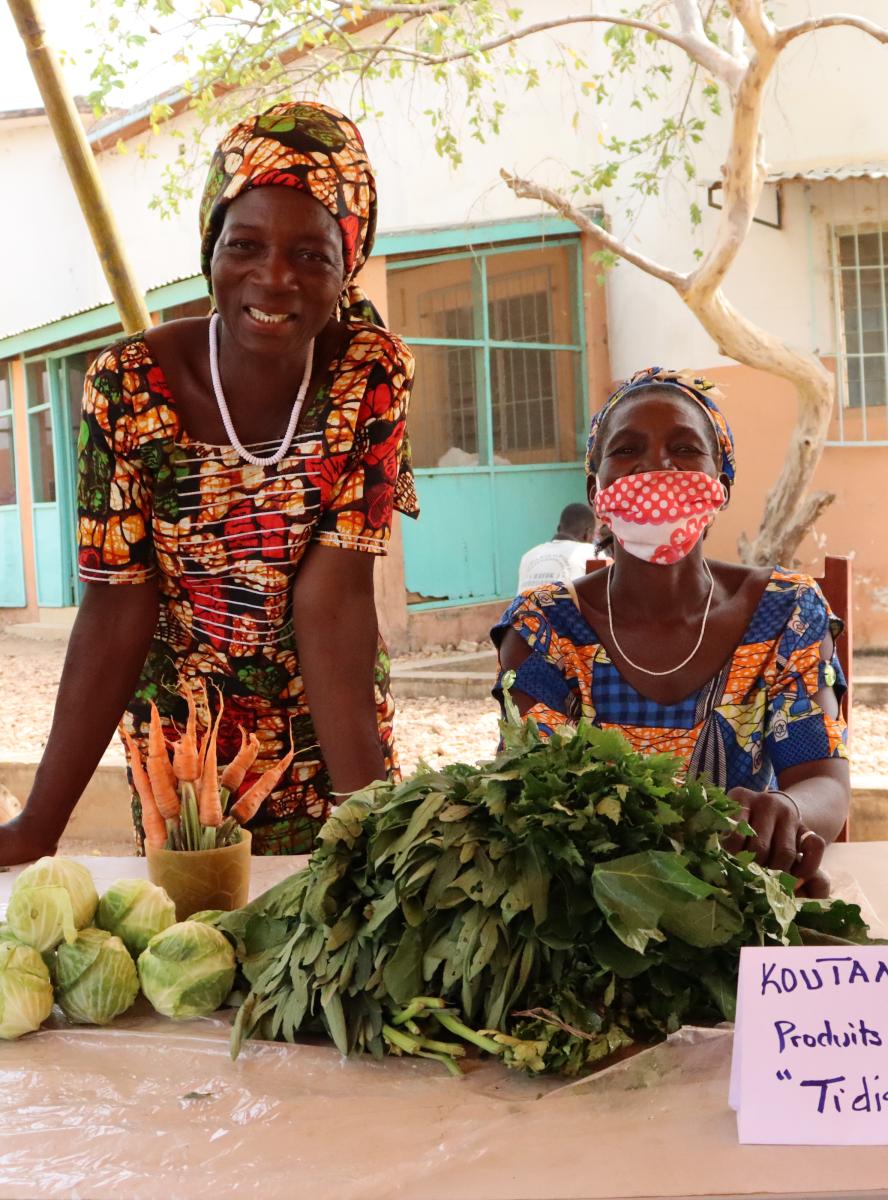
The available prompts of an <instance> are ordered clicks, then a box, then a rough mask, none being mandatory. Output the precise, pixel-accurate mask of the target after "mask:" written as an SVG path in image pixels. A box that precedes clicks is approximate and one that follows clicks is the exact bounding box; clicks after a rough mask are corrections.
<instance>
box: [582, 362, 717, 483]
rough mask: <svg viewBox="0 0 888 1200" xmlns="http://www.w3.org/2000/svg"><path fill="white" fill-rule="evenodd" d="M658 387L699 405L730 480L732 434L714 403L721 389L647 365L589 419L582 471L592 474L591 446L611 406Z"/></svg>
mask: <svg viewBox="0 0 888 1200" xmlns="http://www.w3.org/2000/svg"><path fill="white" fill-rule="evenodd" d="M659 388H663V389H667V388H668V389H669V390H670V391H678V392H681V393H682V395H684V396H687V397H688V399H690V400H693V401H694V403H695V404H699V405H700V407H701V408H702V409H703V411H704V412H705V413H706V416H707V417H708V418H709V420H710V422H711V423H712V428H713V429H714V430H715V436H716V438H717V440H718V445H719V449H720V451H721V472H722V474H723V475H726V476H727V478H728V482H729V483H733V482H734V470H735V466H736V463H735V461H734V435H733V434H732V433H731V427H730V426H729V425H728V422H727V421H726V420H725V416H724V414H723V413H722V411H721V409H720V408H719V407H718V403H717V402H718V401H719V400H721V399H722V394H721V392H720V391H719V390H718V388H717V387H716V386H715V384H714V383H711V382H710V381H709V380H708V379H703V378H702V377H701V376H698V375H692V374H691V373H690V372H688V371H667V370H665V369H664V368H663V367H648V368H647V370H645V371H636V372H635V374H634V375H633V376H632V378H631V379H627V380H625V381H624V382H623V383H621V384H620V386H619V387H618V388H617V389H616V391H614V392H612V393H611V394H610V396H608V398H607V400H605V402H604V404H603V405H602V407H601V408H600V409H599V410H598V412H597V413H596V414H595V416H594V417H593V418H592V424H591V426H590V429H589V440H588V442H587V443H586V474H587V475H594V474H595V467H594V465H593V460H594V457H595V446H596V444H597V443H598V441H599V438H600V435H601V431H602V429H603V427H604V423H605V421H606V419H607V417H608V415H609V413H610V412H611V410H612V409H613V408H614V406H615V405H617V404H619V402H620V401H621V400H625V399H626V397H627V396H633V395H637V394H638V393H639V392H644V391H650V390H651V389H659Z"/></svg>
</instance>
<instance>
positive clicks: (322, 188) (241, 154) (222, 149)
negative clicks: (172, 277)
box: [200, 100, 419, 517]
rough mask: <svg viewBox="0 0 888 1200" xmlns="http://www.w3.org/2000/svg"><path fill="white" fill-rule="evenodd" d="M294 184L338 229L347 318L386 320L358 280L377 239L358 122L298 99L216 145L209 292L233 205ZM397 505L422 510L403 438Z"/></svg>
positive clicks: (203, 232)
mask: <svg viewBox="0 0 888 1200" xmlns="http://www.w3.org/2000/svg"><path fill="white" fill-rule="evenodd" d="M271 185H273V186H275V187H291V188H298V189H299V190H300V191H302V192H307V193H308V195H310V196H313V197H314V199H315V200H317V201H319V202H320V203H321V204H323V206H324V208H326V209H327V211H328V212H329V213H330V214H331V215H332V217H333V218H334V220H335V221H336V223H337V224H338V225H339V231H340V233H341V234H342V259H343V263H344V266H345V280H344V282H343V286H342V292H341V293H340V297H339V317H340V320H342V321H347V322H355V321H369V322H370V323H371V324H373V325H380V326H381V325H382V324H383V321H382V317H381V316H380V315H379V313H378V312H377V310H376V308H375V307H374V306H373V304H372V303H371V301H370V300H369V299H368V298H367V296H365V295H364V293H363V292H362V291H361V289H360V288H359V287H358V286H357V285H356V284H355V283H354V278H355V276H356V275H357V274H358V272H359V271H360V269H361V267H363V265H364V263H365V262H366V261H367V259H368V258H369V257H370V251H371V250H372V248H373V238H374V236H375V234H376V180H375V179H374V177H373V170H372V168H371V166H370V162H369V160H368V158H367V151H366V150H365V149H364V140H363V138H362V137H361V135H360V133H359V132H358V127H357V126H356V125H355V124H354V122H352V121H350V120H349V119H348V117H346V116H344V115H343V114H342V113H341V112H337V111H336V109H335V108H328V107H327V106H326V105H324V104H316V103H314V102H313V101H309V100H300V101H299V102H297V103H291V104H276V105H275V106H274V107H273V108H270V109H268V111H267V112H264V113H261V114H260V115H259V116H254V117H248V118H247V119H246V120H245V121H241V122H240V123H239V124H238V125H235V126H234V128H233V129H230V130H229V131H228V133H226V135H225V137H224V138H223V139H222V141H221V142H220V143H219V145H218V146H217V148H216V150H215V152H214V154H213V158H212V161H211V162H210V170H209V174H208V175H207V181H206V183H205V184H204V190H203V196H202V197H201V202H200V236H201V244H200V265H201V270H202V271H203V274H204V277H205V278H206V281H207V284H208V286H209V288H210V293H211V294H212V290H213V286H212V278H211V264H212V260H213V249H214V247H215V245H216V240H217V239H218V237H219V234H220V233H221V231H222V225H223V222H224V220H225V210H226V208H227V207H228V205H229V204H231V202H232V200H236V199H237V197H238V196H242V195H243V194H244V192H247V191H249V190H250V189H251V188H257V187H268V186H271ZM394 506H395V508H397V509H398V510H399V511H400V512H402V513H405V514H406V515H407V516H411V517H415V516H417V515H418V513H419V505H418V504H417V501H416V491H415V488H414V484H413V469H412V466H411V460H410V440H409V438H408V437H407V435H406V434H405V435H404V440H403V442H402V445H401V453H400V459H399V462H398V477H397V482H396V484H395V496H394Z"/></svg>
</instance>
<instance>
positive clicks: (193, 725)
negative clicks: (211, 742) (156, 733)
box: [173, 683, 200, 783]
mask: <svg viewBox="0 0 888 1200" xmlns="http://www.w3.org/2000/svg"><path fill="white" fill-rule="evenodd" d="M180 690H181V692H182V695H183V696H184V697H185V699H186V700H187V701H188V724H187V725H186V726H185V732H184V733H183V734H182V736H181V737H180V738H179V740H178V741H177V742H176V744H175V746H174V747H173V774H174V775H175V776H176V778H177V779H184V780H186V781H187V782H188V783H193V782H194V781H195V780H196V779H199V778H200V767H199V765H198V757H197V706H196V705H195V702H194V693H193V692H192V690H191V688H190V687H189V686H188V684H187V683H183V685H182V687H181V689H180Z"/></svg>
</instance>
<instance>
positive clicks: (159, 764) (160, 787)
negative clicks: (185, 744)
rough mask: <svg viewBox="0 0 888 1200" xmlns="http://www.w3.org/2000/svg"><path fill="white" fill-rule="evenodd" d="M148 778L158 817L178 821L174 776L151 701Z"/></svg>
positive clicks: (154, 707)
mask: <svg viewBox="0 0 888 1200" xmlns="http://www.w3.org/2000/svg"><path fill="white" fill-rule="evenodd" d="M147 766H148V778H149V779H150V780H151V790H152V792H153V793H154V799H155V801H156V802H157V807H158V808H159V809H160V815H161V816H162V817H163V819H164V820H165V821H177V820H178V819H179V797H178V794H177V792H176V776H175V774H174V773H173V765H172V763H171V762H170V756H169V754H167V748H166V741H165V740H164V736H163V726H162V725H161V723H160V713H159V712H158V711H157V705H156V704H155V703H154V701H153V700H152V701H151V724H150V726H149V727H148V763H147Z"/></svg>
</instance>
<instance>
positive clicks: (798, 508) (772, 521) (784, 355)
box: [680, 284, 835, 566]
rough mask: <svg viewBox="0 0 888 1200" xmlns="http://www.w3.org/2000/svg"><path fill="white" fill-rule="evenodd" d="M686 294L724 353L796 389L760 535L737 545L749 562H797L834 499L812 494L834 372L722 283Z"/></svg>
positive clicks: (832, 394)
mask: <svg viewBox="0 0 888 1200" xmlns="http://www.w3.org/2000/svg"><path fill="white" fill-rule="evenodd" d="M680 294H681V293H680ZM682 298H683V299H684V301H685V303H686V304H687V306H688V308H690V310H691V312H693V314H694V315H695V316H696V317H697V319H698V320H699V321H700V323H701V324H702V325H703V327H704V328H705V329H706V331H707V333H708V334H709V335H710V337H712V338H713V339H714V341H715V342H716V344H717V346H718V348H719V351H720V352H721V353H722V354H725V355H727V356H728V357H729V358H733V359H736V360H737V362H740V363H743V364H744V365H745V366H748V367H754V368H756V369H757V370H759V371H768V372H769V373H770V374H772V375H778V376H780V377H781V378H782V379H787V380H789V382H790V383H791V384H792V385H793V386H794V387H795V389H796V395H797V400H798V417H797V420H796V424H795V427H794V429H793V432H792V437H791V438H790V442H789V446H788V447H787V451H786V459H785V461H784V464H783V469H782V471H781V472H780V475H779V476H778V478H777V481H776V483H775V484H774V486H773V487H772V488H771V490H770V492H769V493H768V496H767V499H766V501H765V509H764V513H763V514H762V520H761V524H760V525H759V529H758V532H757V533H756V535H755V538H754V539H753V540H752V541H750V540H749V538H748V537H747V535H746V534H745V533H744V534H743V535H741V537H740V541H739V545H738V550H739V553H740V557H741V559H742V560H743V561H744V562H748V563H756V564H758V565H761V566H765V565H768V564H771V563H775V562H779V563H783V564H784V565H787V566H789V565H792V563H793V561H794V558H795V552H796V550H797V549H798V546H799V543H800V542H801V541H802V539H803V538H804V537H805V535H806V534H807V533H808V531H809V530H810V528H811V526H812V525H813V523H814V521H816V520H817V518H818V517H819V516H820V514H821V513H822V512H823V511H824V509H826V508H827V507H828V506H829V505H830V504H831V503H832V501H833V500H834V499H835V496H834V495H832V494H831V493H829V492H812V493H810V494H808V487H809V485H810V483H811V479H812V478H813V475H814V471H815V470H816V468H817V464H818V463H819V461H820V457H821V455H822V453H823V444H824V442H825V440H826V435H827V431H828V429H829V422H830V417H831V415H832V408H833V402H834V399H835V380H834V377H833V375H832V374H831V373H830V372H829V371H828V370H827V369H826V367H825V366H824V365H823V363H822V362H821V361H820V359H819V358H817V356H816V355H814V354H806V353H804V352H803V351H800V350H794V349H792V348H791V347H790V346H787V345H785V344H784V343H783V342H781V341H780V339H779V338H777V337H775V336H774V335H773V334H770V333H768V332H766V331H765V330H764V329H760V328H759V327H758V326H757V325H754V324H753V323H752V322H751V321H749V320H748V319H747V318H746V317H744V316H743V314H742V313H740V312H738V311H737V309H735V308H734V306H733V305H732V304H731V303H730V301H728V299H727V298H726V297H725V295H724V293H723V292H722V291H721V289H720V288H719V289H717V290H716V291H715V292H713V293H712V294H711V295H706V294H703V295H701V294H700V293H699V292H698V291H696V290H695V288H694V287H693V284H692V285H691V287H690V288H689V289H688V290H687V291H686V292H684V293H683V294H682Z"/></svg>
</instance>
